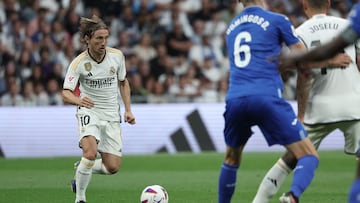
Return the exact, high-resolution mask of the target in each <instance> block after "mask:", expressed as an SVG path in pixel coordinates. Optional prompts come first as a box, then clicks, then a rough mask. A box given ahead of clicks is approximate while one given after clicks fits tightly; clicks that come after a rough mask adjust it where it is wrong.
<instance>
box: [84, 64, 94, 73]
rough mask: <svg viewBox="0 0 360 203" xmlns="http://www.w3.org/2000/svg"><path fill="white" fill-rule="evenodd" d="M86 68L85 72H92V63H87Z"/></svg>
mask: <svg viewBox="0 0 360 203" xmlns="http://www.w3.org/2000/svg"><path fill="white" fill-rule="evenodd" d="M84 66H85V70H86V71H91V68H92V67H91V63H90V62H87V63H85V64H84Z"/></svg>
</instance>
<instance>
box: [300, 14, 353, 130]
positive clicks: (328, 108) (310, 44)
mask: <svg viewBox="0 0 360 203" xmlns="http://www.w3.org/2000/svg"><path fill="white" fill-rule="evenodd" d="M348 25H349V21H348V20H346V19H343V18H338V17H333V16H327V15H325V14H320V15H315V16H313V17H312V18H311V19H309V20H307V21H306V22H304V23H303V24H302V25H301V26H299V27H298V28H297V29H296V33H297V35H298V36H299V38H300V39H301V40H302V41H303V42H304V43H305V45H306V46H307V48H308V49H311V48H314V47H316V46H319V45H320V44H324V43H326V42H329V41H331V40H332V39H333V38H335V37H336V36H337V35H338V34H339V33H340V32H341V31H343V30H344V29H345V28H346V27H347V26H348ZM325 51H326V50H325ZM344 51H345V52H346V53H347V54H348V55H349V56H350V57H351V58H352V61H353V62H352V63H351V65H350V66H349V67H347V68H346V69H340V68H336V69H330V68H328V69H325V68H321V69H313V80H312V86H311V90H310V95H309V99H308V102H307V106H306V111H305V118H304V123H306V124H319V123H331V122H338V121H347V120H356V119H360V108H359V104H360V73H359V70H358V68H357V65H356V52H355V46H353V45H352V46H349V47H347V48H346V49H345V50H344Z"/></svg>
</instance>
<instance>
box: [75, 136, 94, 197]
mask: <svg viewBox="0 0 360 203" xmlns="http://www.w3.org/2000/svg"><path fill="white" fill-rule="evenodd" d="M80 143H81V148H82V150H83V155H82V158H81V161H80V163H79V165H78V166H77V169H76V172H75V181H76V199H75V203H78V202H81V201H83V202H86V196H85V193H86V189H87V187H88V185H89V182H90V180H91V175H92V168H93V166H94V163H95V158H96V155H97V141H96V139H95V137H93V136H85V137H83V138H82V139H81V141H80Z"/></svg>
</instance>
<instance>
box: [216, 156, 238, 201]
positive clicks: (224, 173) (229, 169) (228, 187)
mask: <svg viewBox="0 0 360 203" xmlns="http://www.w3.org/2000/svg"><path fill="white" fill-rule="evenodd" d="M238 169H239V166H231V165H228V164H226V163H223V164H222V167H221V171H220V177H219V186H218V203H230V201H231V197H232V196H233V194H234V191H235V185H236V174H237V170H238Z"/></svg>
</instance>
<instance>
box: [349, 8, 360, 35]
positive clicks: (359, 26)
mask: <svg viewBox="0 0 360 203" xmlns="http://www.w3.org/2000/svg"><path fill="white" fill-rule="evenodd" d="M349 19H350V22H351V27H352V28H353V29H354V30H355V32H356V33H357V34H358V35H359V36H360V3H357V4H356V5H355V7H354V8H353V10H352V11H351V13H350V15H349Z"/></svg>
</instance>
